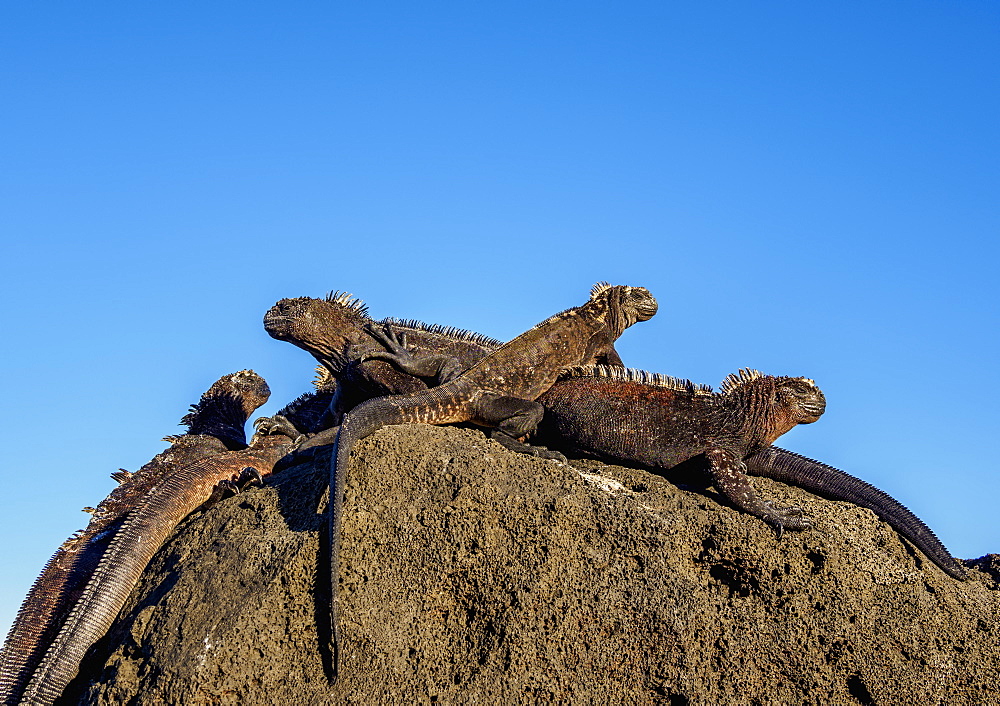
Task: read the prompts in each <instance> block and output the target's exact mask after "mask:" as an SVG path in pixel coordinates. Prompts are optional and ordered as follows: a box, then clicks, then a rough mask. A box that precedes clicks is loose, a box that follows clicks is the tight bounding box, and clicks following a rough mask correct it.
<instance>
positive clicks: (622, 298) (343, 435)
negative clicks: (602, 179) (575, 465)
mask: <svg viewBox="0 0 1000 706" xmlns="http://www.w3.org/2000/svg"><path fill="white" fill-rule="evenodd" d="M656 310H657V304H656V300H655V299H654V298H653V296H652V295H651V294H650V293H649V292H648V291H647V290H646V289H645V288H643V287H625V286H616V287H612V286H610V285H608V284H604V283H600V284H597V285H595V287H594V288H593V290H592V291H591V296H590V300H589V301H588V302H587V303H586V304H583V305H582V306H579V307H575V308H572V309H568V310H566V311H564V312H561V313H559V314H556V315H555V316H552V317H550V318H548V319H546V320H545V321H543V322H542V323H540V324H538V325H537V326H535V327H534V328H532V329H530V330H529V331H526V332H525V333H523V334H521V335H520V336H518V337H517V338H514V339H513V340H511V341H509V342H507V343H505V344H504V345H502V346H501V347H500V348H498V349H497V350H496V351H494V352H492V353H490V354H489V355H487V356H486V357H485V358H483V359H482V360H480V361H479V362H478V363H476V364H474V365H473V366H472V367H470V368H469V369H468V370H465V371H464V372H462V373H461V374H460V375H458V376H456V377H453V378H452V379H451V380H449V381H448V382H446V383H444V384H443V385H441V386H439V387H435V388H433V389H430V390H426V391H420V392H415V393H412V394H409V395H399V396H390V397H380V398H377V399H373V400H369V401H367V402H364V403H362V404H360V405H358V406H357V407H355V408H354V409H353V410H351V411H350V412H349V413H348V414H347V416H346V417H344V420H343V423H342V424H341V426H340V431H339V433H338V435H337V439H336V443H335V446H334V454H333V460H332V463H331V469H330V475H331V477H330V499H329V508H330V535H331V536H330V550H331V557H332V559H331V570H330V571H331V581H332V588H331V616H330V617H331V641H332V644H331V646H330V647H331V662H332V672H331V675H330V677H331V681H336V678H337V670H338V662H339V655H338V650H339V645H340V635H339V626H338V620H337V591H336V588H337V583H338V566H339V548H340V525H341V513H342V506H343V498H344V485H345V480H346V477H347V474H348V473H349V471H350V458H351V451H352V449H353V448H354V445H355V444H356V443H357V441H358V440H360V439H363V438H365V437H366V436H369V435H371V434H374V433H375V432H376V431H378V430H379V429H381V428H382V427H385V426H389V425H391V424H406V423H419V424H449V423H453V422H473V423H474V424H477V425H480V426H485V427H491V428H493V432H492V434H491V436H492V437H493V438H494V439H495V440H497V441H498V442H500V443H501V444H503V445H504V446H506V447H507V448H510V449H512V450H515V451H520V452H526V453H535V454H536V455H543V456H549V457H552V455H551V454H550V453H548V452H545V451H544V450H542V451H539V450H538V449H534V448H532V447H528V446H526V445H525V444H522V443H520V442H519V441H518V438H519V437H521V436H524V435H526V434H529V433H530V432H532V431H534V429H535V427H536V426H537V424H538V422H539V421H540V420H541V418H542V415H543V412H544V410H543V407H542V406H541V405H540V404H538V403H537V402H535V401H534V400H535V399H537V398H538V396H539V395H541V394H542V393H543V392H545V391H546V390H547V389H548V388H549V387H551V386H552V384H553V383H554V382H555V381H556V379H557V378H558V376H559V373H560V372H561V371H562V370H565V369H566V368H568V367H572V366H576V365H587V364H592V363H596V362H599V361H608V360H609V358H610V360H613V361H617V359H618V356H617V353H614V347H613V345H614V342H615V340H616V339H617V338H618V337H619V336H620V335H621V334H622V332H623V331H624V330H625V329H626V328H628V327H629V326H631V325H632V324H634V323H636V322H639V321H646V320H647V319H650V318H651V317H652V316H653V315H654V314H655V313H656Z"/></svg>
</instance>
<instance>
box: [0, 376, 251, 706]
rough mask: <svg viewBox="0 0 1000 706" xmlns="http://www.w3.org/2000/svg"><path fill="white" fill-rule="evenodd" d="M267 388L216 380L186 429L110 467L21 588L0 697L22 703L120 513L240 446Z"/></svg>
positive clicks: (0, 656)
mask: <svg viewBox="0 0 1000 706" xmlns="http://www.w3.org/2000/svg"><path fill="white" fill-rule="evenodd" d="M269 395H270V390H268V387H267V383H265V382H264V379H263V378H261V377H260V376H259V375H257V374H256V373H254V372H253V371H252V370H242V371H240V372H237V373H231V374H229V375H225V376H223V377H222V378H220V379H219V380H217V381H216V382H215V383H214V384H213V385H212V386H211V387H210V388H209V389H208V390H207V391H206V392H205V394H203V395H202V396H201V400H200V401H199V402H198V403H197V404H195V405H192V406H191V410H190V412H188V414H187V415H185V417H184V418H183V419H182V420H181V424H183V425H186V426H187V432H186V433H184V434H182V435H178V436H170V437H167V438H166V440H167V441H170V442H171V445H170V447H169V448H168V449H166V450H165V451H162V452H161V453H159V454H157V455H156V456H155V457H154V458H153V459H152V460H151V461H150V462H149V463H147V464H146V465H144V466H143V467H142V468H140V469H139V470H138V471H136V472H135V473H129V472H128V471H124V470H120V471H117V472H115V473H113V474H112V477H113V478H115V479H116V480H118V481H119V485H118V487H116V488H115V489H114V490H112V491H111V493H110V494H109V495H108V497H107V498H105V499H104V500H103V501H101V503H100V504H99V505H98V506H97V508H96V509H92V508H87V510H89V511H90V512H91V513H92V516H91V520H90V523H89V524H88V525H87V527H86V529H83V530H80V531H79V532H76V533H75V534H73V536H71V537H70V538H69V539H67V540H66V541H65V542H63V544H62V545H61V546H60V547H59V549H57V550H56V553H55V554H54V555H53V556H52V558H51V559H50V560H49V561H48V563H47V564H46V565H45V567H44V568H43V569H42V573H41V574H40V575H39V577H38V579H36V581H35V583H34V585H33V586H32V587H31V589H30V590H29V591H28V595H27V597H26V598H25V599H24V602H23V604H22V605H21V609H20V610H19V611H18V614H17V617H16V618H15V620H14V624H13V625H12V626H11V629H10V632H9V634H8V636H7V640H6V642H5V644H4V647H3V650H2V651H0V703H3V704H5V705H8V704H16V703H21V701H22V699H25V700H26V699H27V697H26V696H24V689H25V687H26V686H27V684H28V681H29V680H30V678H31V676H32V674H33V673H34V672H35V670H36V669H37V667H38V664H39V662H40V661H41V660H42V658H43V656H44V655H45V652H46V650H47V649H48V647H49V646H50V644H51V643H52V641H53V640H54V639H55V637H56V635H57V634H58V632H59V630H60V628H61V627H62V625H63V623H64V621H65V620H66V616H67V615H68V614H69V613H70V611H71V610H72V609H73V608H74V606H75V605H76V604H77V602H78V601H79V598H80V595H81V593H82V592H83V591H84V588H85V587H86V584H87V582H88V581H89V580H90V578H91V575H92V574H93V572H94V569H95V568H96V567H97V565H98V563H99V562H100V560H101V557H102V556H104V554H105V552H106V550H107V548H108V545H109V543H110V542H111V538H112V537H113V536H114V534H115V532H116V531H117V529H118V528H119V527H120V526H121V524H122V522H123V520H124V517H125V516H126V515H127V513H129V512H130V511H131V510H132V509H134V508H135V507H136V506H137V505H138V504H139V503H140V501H141V500H142V498H143V497H144V496H145V495H146V494H147V493H149V491H150V489H152V488H153V487H155V486H156V485H157V484H158V483H160V482H161V481H162V480H163V478H164V477H165V476H167V475H169V473H171V472H172V471H174V470H176V469H178V468H181V467H183V466H187V465H189V464H191V463H194V462H195V461H198V460H200V459H203V458H208V457H210V456H213V455H217V454H221V453H225V452H226V451H230V450H235V449H241V448H245V447H246V445H247V444H246V436H245V432H244V426H245V425H246V421H247V418H248V417H249V416H250V415H251V414H252V413H253V411H254V410H255V409H257V408H258V407H260V406H261V405H262V404H264V403H265V402H266V401H267V399H268V396H269Z"/></svg>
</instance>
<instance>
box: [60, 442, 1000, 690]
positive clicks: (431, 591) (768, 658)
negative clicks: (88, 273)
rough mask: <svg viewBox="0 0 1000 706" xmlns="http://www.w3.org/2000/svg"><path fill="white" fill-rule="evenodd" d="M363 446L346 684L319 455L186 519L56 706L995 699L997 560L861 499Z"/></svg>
mask: <svg viewBox="0 0 1000 706" xmlns="http://www.w3.org/2000/svg"><path fill="white" fill-rule="evenodd" d="M356 453H357V454H358V455H357V461H356V463H355V465H354V475H353V477H352V478H351V479H349V481H348V487H347V501H346V503H345V523H344V537H343V549H342V552H343V556H342V564H343V567H344V568H343V571H342V573H341V585H342V590H341V594H342V598H341V600H342V608H341V616H342V617H341V621H342V630H343V633H344V649H345V654H344V658H343V661H342V676H341V680H340V683H339V684H338V685H337V687H336V688H335V690H334V691H332V692H330V691H329V689H328V687H327V684H326V680H325V678H324V676H323V670H322V666H323V665H322V661H321V656H320V651H319V648H318V644H319V643H318V640H317V615H316V610H315V603H316V590H317V586H319V587H320V589H319V590H320V592H321V598H323V597H324V596H323V588H322V587H323V586H324V585H325V579H324V578H323V577H322V576H321V577H320V579H319V582H318V583H317V577H316V571H317V557H318V556H319V553H320V551H321V542H320V537H321V535H322V534H323V533H321V532H320V530H321V529H322V528H323V526H324V522H323V516H322V514H318V513H322V511H323V510H324V508H325V506H326V498H325V495H324V491H325V484H326V474H327V468H328V456H327V455H324V456H322V457H320V458H317V459H316V461H315V462H314V463H313V464H311V465H301V466H297V467H294V468H291V469H289V470H287V471H283V472H282V473H281V474H279V475H276V476H274V477H273V478H272V479H271V480H270V481H269V482H268V484H267V486H266V487H264V488H259V489H254V490H251V491H248V492H246V493H244V494H243V495H241V496H237V497H235V498H233V499H230V500H227V501H224V502H222V503H220V504H218V505H216V506H215V507H213V508H211V509H209V510H207V511H204V512H198V513H195V514H194V515H192V516H191V517H189V518H188V519H187V520H186V521H185V522H184V523H183V524H182V525H181V526H180V528H179V529H178V531H177V533H176V534H175V536H174V537H173V538H172V540H171V541H170V542H169V543H168V544H167V545H165V546H164V547H163V549H162V550H161V551H160V552H159V554H158V555H157V556H156V557H155V558H154V560H153V562H152V563H151V565H150V567H149V569H148V570H147V572H146V574H145V575H144V577H143V579H142V581H141V583H140V585H139V586H138V587H137V589H136V590H135V591H134V593H133V595H132V597H131V598H130V600H129V604H128V605H126V607H125V609H124V610H123V612H122V616H121V618H120V619H119V621H118V622H117V623H116V625H115V627H113V628H112V630H111V632H110V633H109V635H108V636H107V637H106V638H105V639H104V640H103V641H101V642H100V643H98V645H97V646H96V647H95V649H94V650H93V651H92V652H91V654H90V656H89V657H88V659H87V660H86V661H85V663H84V666H83V671H82V672H81V676H80V677H78V679H77V680H76V681H75V682H74V683H73V684H72V685H71V686H70V689H69V690H67V694H66V696H65V697H64V699H63V703H77V702H80V703H93V704H126V703H127V704H185V705H190V704H312V703H316V704H325V703H356V704H378V703H390V704H391V703H408V704H409V703H413V704H416V703H450V704H467V703H495V704H519V703H524V704H532V703H573V704H591V703H592V704H611V703H626V704H649V703H664V704H741V705H742V704H899V703H912V704H938V703H947V704H990V703H1000V697H998V696H997V684H998V683H1000V639H998V638H1000V626H998V622H1000V621H998V614H1000V600H998V599H1000V562H998V561H997V559H998V558H997V557H996V556H994V555H990V556H989V557H986V558H984V559H983V560H980V562H979V564H978V566H977V568H976V570H973V571H972V572H971V573H972V578H971V579H970V580H969V581H966V582H964V583H963V582H958V581H955V580H954V579H951V578H949V577H948V576H946V575H945V574H943V573H942V572H941V571H940V570H939V569H938V568H937V567H935V566H934V565H933V564H931V562H930V561H928V560H926V559H924V558H923V556H922V555H919V554H917V553H916V552H915V551H914V550H913V549H912V548H910V547H909V546H908V545H906V544H905V542H904V541H903V540H901V539H900V538H899V537H898V536H897V535H896V533H895V532H893V531H892V530H891V529H890V528H889V527H888V526H887V525H885V524H883V523H882V522H880V521H878V520H877V519H876V517H875V515H874V514H873V513H871V512H870V511H868V510H863V509H859V508H857V507H854V506H852V505H850V504H848V503H837V502H831V501H827V500H824V499H821V498H817V497H815V496H812V495H810V494H808V493H806V492H804V491H800V490H798V489H796V488H790V487H787V486H783V485H781V484H778V483H775V482H771V481H767V480H764V479H760V478H758V479H755V481H754V482H755V483H756V484H757V486H758V489H760V490H761V491H762V492H763V493H764V494H765V495H766V496H767V497H769V498H775V499H776V500H777V501H778V502H781V503H786V504H791V503H794V504H799V505H801V506H802V507H803V508H804V509H805V510H806V511H807V512H808V513H809V514H810V515H811V516H812V517H813V518H814V519H815V521H816V528H815V529H813V530H811V531H806V532H800V533H786V535H785V536H784V537H783V538H782V539H781V540H778V539H777V538H776V537H775V534H774V532H773V531H772V530H771V529H770V528H768V527H767V526H766V525H764V523H762V522H760V521H759V520H756V519H754V518H752V517H748V516H746V515H744V514H741V513H739V512H737V511H736V510H733V509H731V508H729V507H727V506H724V505H722V504H720V503H719V502H718V501H717V500H716V499H715V498H714V496H713V493H712V492H711V491H705V490H704V489H690V488H686V487H684V486H681V487H678V486H676V485H674V484H672V483H671V482H669V481H667V480H665V479H663V478H661V477H659V476H656V475H652V474H650V473H647V472H645V471H642V470H636V469H629V468H622V467H618V466H607V465H603V464H600V463H597V462H594V461H572V464H573V465H572V467H570V466H566V465H563V464H560V463H558V462H555V461H545V460H539V459H534V458H529V457H525V456H519V455H515V454H512V453H510V452H508V451H506V450H505V449H503V448H502V447H501V446H499V445H498V444H496V443H494V442H492V441H490V440H488V439H486V438H485V437H484V436H483V435H482V434H481V433H480V432H478V431H476V430H471V429H458V428H447V427H419V426H417V427H391V428H387V429H384V430H382V431H381V432H379V433H377V434H376V435H374V436H372V437H370V438H368V439H365V440H364V441H362V442H361V443H359V444H358V449H357V452H356ZM325 544H326V541H325V538H323V540H322V545H323V546H322V551H323V552H324V553H325Z"/></svg>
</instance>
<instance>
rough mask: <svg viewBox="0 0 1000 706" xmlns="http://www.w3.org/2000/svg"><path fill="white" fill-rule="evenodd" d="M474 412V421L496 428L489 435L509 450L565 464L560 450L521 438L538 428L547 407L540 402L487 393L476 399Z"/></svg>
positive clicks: (564, 458)
mask: <svg viewBox="0 0 1000 706" xmlns="http://www.w3.org/2000/svg"><path fill="white" fill-rule="evenodd" d="M473 413H474V415H475V416H474V418H473V420H472V421H474V422H476V423H477V424H482V425H483V426H489V427H494V428H493V430H492V431H491V432H490V438H491V439H493V440H494V441H496V442H497V443H499V444H500V445H501V446H503V447H505V448H506V449H508V450H510V451H514V452H515V453H522V454H527V455H528V456H538V457H539V458H551V459H555V460H557V461H562V462H563V463H566V457H565V456H563V455H562V454H561V453H559V452H558V451H553V450H551V449H547V448H545V447H544V446H536V445H534V444H526V443H524V442H522V441H520V440H519V439H520V438H521V437H524V436H527V435H529V434H531V433H533V432H534V431H535V429H537V428H538V423H539V422H541V421H542V417H543V416H544V415H545V407H543V406H542V405H541V404H539V403H538V402H532V401H531V400H524V399H521V398H519V397H507V396H504V395H493V394H484V395H480V397H479V399H477V400H476V403H475V405H474V407H473Z"/></svg>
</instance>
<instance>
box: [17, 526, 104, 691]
mask: <svg viewBox="0 0 1000 706" xmlns="http://www.w3.org/2000/svg"><path fill="white" fill-rule="evenodd" d="M98 544H100V542H99V540H95V539H94V538H93V537H88V536H85V532H80V533H77V534H76V535H74V536H73V537H70V539H68V540H67V541H66V542H64V543H63V546H61V547H59V549H58V550H57V551H56V553H55V554H54V555H53V557H52V558H51V559H49V561H48V563H47V564H46V565H45V568H44V569H42V573H41V574H40V575H39V577H38V578H37V579H36V580H35V583H34V585H32V587H31V590H30V591H28V595H27V597H26V598H25V599H24V603H22V604H21V609H20V610H19V611H18V613H17V618H15V620H14V624H13V625H12V626H11V628H10V633H9V634H8V636H7V641H6V643H5V644H4V647H3V650H0V704H3V706H13V705H14V704H19V703H21V694H22V693H23V692H24V689H25V686H27V684H28V681H29V680H30V679H31V675H32V674H33V673H34V671H35V669H36V668H37V667H38V664H39V662H40V661H41V660H42V657H43V656H44V655H45V651H46V649H47V648H48V646H49V644H50V643H51V642H52V640H53V639H54V638H55V636H56V634H57V633H58V631H59V627H60V625H61V621H62V619H63V618H64V616H65V612H66V611H67V610H68V606H69V605H71V603H72V601H73V600H74V599H75V592H76V591H77V590H78V589H79V588H80V587H82V586H83V585H84V584H85V583H86V581H87V579H88V578H89V576H90V575H91V574H92V573H93V572H94V569H95V568H96V566H97V563H98V561H99V560H100V557H101V554H102V552H103V551H104V547H103V546H97V545H98Z"/></svg>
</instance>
